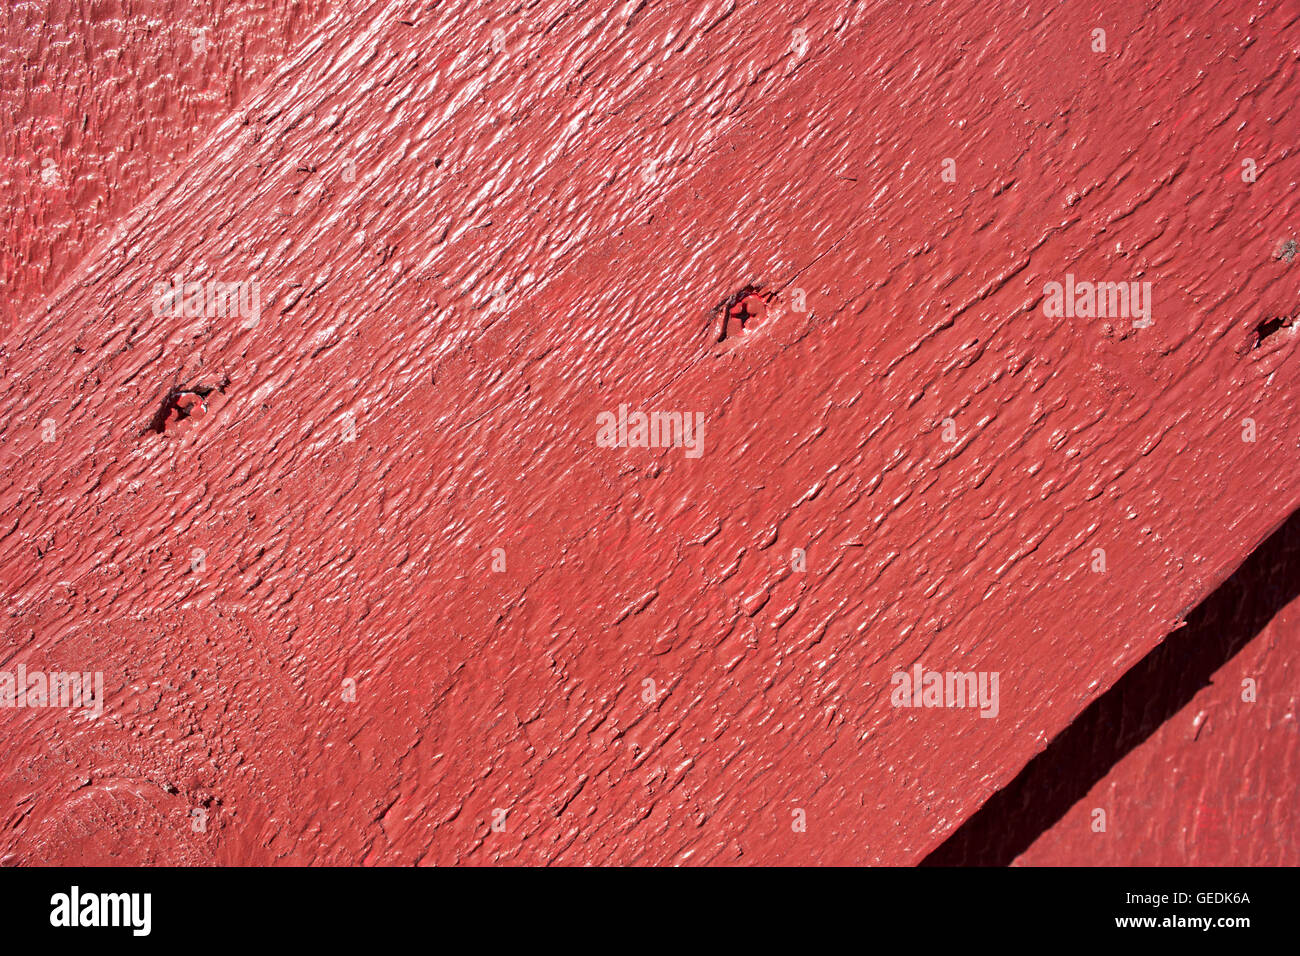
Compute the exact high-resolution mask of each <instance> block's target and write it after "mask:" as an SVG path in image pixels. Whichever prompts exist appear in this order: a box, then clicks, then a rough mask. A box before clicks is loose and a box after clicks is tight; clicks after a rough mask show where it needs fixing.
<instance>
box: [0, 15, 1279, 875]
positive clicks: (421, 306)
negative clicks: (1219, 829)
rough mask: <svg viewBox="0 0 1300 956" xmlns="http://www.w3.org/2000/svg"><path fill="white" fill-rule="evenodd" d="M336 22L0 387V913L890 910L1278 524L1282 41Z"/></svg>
mask: <svg viewBox="0 0 1300 956" xmlns="http://www.w3.org/2000/svg"><path fill="white" fill-rule="evenodd" d="M340 17H341V18H342V19H341V20H340V22H338V23H337V24H335V29H332V30H329V31H325V34H324V35H323V37H322V38H321V39H320V40H319V42H313V43H310V44H308V45H306V46H304V47H301V48H299V49H298V50H297V51H296V52H295V53H294V54H293V55H292V56H290V57H289V58H287V59H286V61H285V62H284V63H283V64H282V65H281V67H280V70H279V72H278V73H277V74H276V76H275V78H274V79H273V80H272V82H270V83H269V84H268V85H267V86H265V87H264V88H262V89H260V90H259V91H257V92H256V93H254V94H252V95H251V96H250V97H249V98H248V99H247V100H246V101H245V102H244V104H243V105H242V106H241V107H240V109H239V110H238V111H236V112H234V113H232V114H231V115H230V116H229V117H228V118H227V119H226V120H225V121H224V122H222V123H221V124H220V125H219V126H218V127H217V128H216V129H215V131H214V132H213V133H212V135H211V136H210V137H209V138H208V139H206V140H205V141H204V142H203V143H202V144H200V145H199V146H198V147H196V148H195V149H194V150H193V152H192V154H191V155H190V158H189V159H188V161H187V162H186V163H185V165H184V167H183V168H182V169H181V170H180V171H179V173H178V174H177V175H176V176H175V177H174V178H172V179H170V180H167V181H166V182H163V183H161V184H159V186H158V188H157V189H156V190H155V191H154V192H153V193H152V194H151V195H149V197H148V198H147V200H145V201H144V202H143V203H142V204H140V205H139V206H138V207H137V208H135V209H134V210H133V211H132V213H131V214H130V215H129V216H127V217H125V218H124V219H123V220H122V221H121V222H120V224H119V227H118V231H117V232H116V234H115V236H114V237H113V238H112V240H111V241H109V242H108V243H107V244H106V245H105V246H104V247H103V248H102V249H100V250H98V251H97V252H96V254H95V255H94V256H92V257H91V258H90V259H89V260H87V261H86V262H84V263H83V264H82V265H81V266H80V267H79V268H78V269H77V270H76V272H75V273H74V275H73V277H72V281H70V282H68V283H67V284H65V285H64V286H63V287H62V288H61V289H60V290H59V292H58V293H57V294H55V295H53V296H51V297H50V298H49V299H47V300H46V302H45V303H44V304H43V305H42V306H41V308H39V309H37V310H35V311H34V312H33V313H32V314H31V315H29V316H28V317H27V319H26V320H25V322H24V323H23V324H22V326H21V327H20V328H18V329H17V330H15V332H14V333H13V334H11V335H10V336H9V337H8V339H7V342H6V344H5V346H4V352H3V354H2V355H0V366H2V369H0V370H2V372H3V391H2V392H0V429H2V431H0V443H2V444H0V467H3V468H4V475H5V481H4V482H3V486H2V487H0V515H3V516H4V518H3V520H4V524H3V526H2V527H0V581H3V583H4V586H5V589H6V592H7V594H8V596H9V605H8V617H7V619H6V631H5V640H6V647H5V658H6V660H7V663H6V665H5V666H11V665H13V664H16V662H18V661H24V662H26V664H27V666H28V667H30V668H36V667H44V668H45V669H48V670H52V669H54V668H55V667H56V665H57V666H59V667H66V668H73V667H76V668H80V669H90V668H92V667H93V668H94V669H96V670H103V671H104V673H105V681H106V685H107V704H106V709H105V714H104V716H103V717H101V718H99V719H92V718H90V717H88V716H87V715H84V714H78V713H71V712H67V711H60V710H52V709H46V710H31V709H29V710H22V711H19V710H13V711H6V712H4V713H2V714H0V721H3V729H4V734H5V739H6V743H7V753H6V756H5V758H4V759H5V764H6V769H7V770H9V771H12V772H7V773H5V774H4V775H3V776H0V805H2V806H3V807H4V812H5V815H6V816H5V820H4V822H5V826H4V828H3V836H2V837H0V854H2V857H0V858H2V859H4V860H5V861H9V862H39V861H62V862H70V861H74V860H75V861H84V860H93V861H96V862H106V861H118V862H135V861H157V862H203V861H212V862H220V863H232V862H243V863H263V862H331V863H353V862H365V863H412V862H419V863H439V864H445V863H489V862H519V863H540V862H558V863H587V862H590V863H604V862H620V863H668V862H685V863H708V862H746V863H750V862H760V863H761V862H843V863H847V862H888V863H910V862H915V861H917V860H920V859H921V858H923V857H924V856H925V855H926V853H927V852H928V851H930V850H931V849H933V848H934V847H935V846H937V845H938V844H939V843H940V842H941V841H942V840H943V839H944V838H945V836H946V835H948V833H950V832H951V831H952V830H953V829H954V828H955V827H956V826H957V825H958V824H960V823H961V822H962V821H963V820H965V819H966V818H967V817H969V816H970V815H971V813H972V812H973V811H974V810H975V809H976V808H978V807H979V806H980V804H981V803H982V802H983V801H984V800H985V799H986V798H987V797H988V796H989V794H990V793H992V792H993V791H994V790H996V789H997V788H998V787H1000V786H1002V785H1003V784H1005V783H1007V782H1008V781H1009V780H1011V779H1012V778H1013V777H1014V776H1015V775H1016V773H1017V772H1018V771H1019V770H1020V768H1021V767H1023V766H1024V765H1025V763H1026V762H1027V761H1028V760H1029V759H1030V758H1031V757H1032V756H1033V754H1034V753H1035V752H1036V751H1038V750H1040V749H1041V748H1042V747H1043V746H1044V745H1045V744H1046V742H1047V741H1048V740H1049V739H1051V738H1052V737H1054V736H1055V735H1056V734H1057V733H1058V732H1059V731H1061V730H1062V729H1063V728H1064V727H1066V726H1067V725H1068V724H1069V723H1070V722H1071V721H1072V720H1073V718H1074V717H1075V716H1076V715H1077V714H1078V713H1079V712H1080V711H1081V710H1083V709H1084V707H1085V706H1086V705H1087V704H1088V703H1089V702H1090V701H1091V700H1093V699H1094V698H1095V697H1097V696H1098V695H1099V694H1101V693H1102V692H1104V691H1105V690H1106V689H1107V688H1108V687H1109V686H1110V685H1111V684H1112V683H1113V682H1114V681H1115V680H1116V679H1117V678H1118V677H1120V675H1122V674H1123V673H1124V672H1125V670H1127V669H1128V668H1129V667H1130V666H1131V665H1132V664H1133V663H1134V662H1136V661H1137V660H1139V659H1141V658H1142V657H1143V656H1144V655H1145V654H1146V653H1147V652H1148V651H1149V650H1150V649H1151V648H1152V647H1153V646H1155V645H1156V644H1157V643H1158V642H1159V641H1160V640H1161V639H1162V638H1163V637H1164V636H1165V634H1167V633H1168V632H1169V630H1170V629H1171V627H1173V626H1174V625H1176V624H1177V623H1178V622H1179V620H1180V619H1181V616H1182V615H1183V614H1185V613H1186V612H1187V611H1188V609H1190V608H1191V607H1193V606H1194V605H1195V604H1196V603H1197V601H1198V600H1199V599H1201V598H1202V597H1204V596H1205V595H1206V594H1207V593H1209V592H1210V591H1212V590H1213V589H1214V587H1215V586H1216V585H1217V584H1218V583H1219V582H1221V581H1222V580H1223V579H1224V578H1225V577H1226V576H1227V575H1228V573H1229V572H1230V571H1231V570H1232V568H1233V567H1235V565H1236V564H1237V563H1239V561H1240V559H1241V558H1242V557H1243V556H1244V555H1245V554H1246V553H1247V552H1248V551H1249V550H1250V549H1251V548H1252V547H1254V546H1255V545H1256V544H1257V543H1258V542H1259V541H1260V540H1261V539H1263V538H1264V537H1265V535H1267V534H1268V532H1269V531H1270V530H1271V529H1272V528H1274V527H1275V526H1276V525H1277V524H1278V522H1279V521H1280V520H1281V519H1283V518H1284V517H1285V516H1286V515H1288V514H1289V513H1290V512H1291V511H1293V510H1294V509H1295V508H1296V507H1297V505H1300V480H1298V479H1297V476H1296V472H1295V467H1294V465H1295V459H1296V436H1297V434H1298V433H1297V425H1298V424H1300V403H1298V402H1297V401H1296V399H1297V397H1298V393H1300V383H1298V382H1297V364H1298V363H1297V358H1296V351H1295V339H1296V335H1295V327H1294V326H1293V325H1285V324H1278V325H1276V326H1272V325H1267V326H1265V323H1266V322H1267V320H1268V319H1269V317H1273V316H1280V315H1286V316H1291V315H1294V314H1295V311H1296V298H1297V289H1296V276H1297V273H1296V268H1297V267H1296V266H1295V264H1294V263H1293V261H1292V256H1291V254H1290V251H1289V250H1290V247H1289V246H1287V245H1286V244H1285V243H1286V241H1287V240H1288V239H1291V238H1292V237H1293V235H1294V233H1293V230H1294V228H1295V223H1296V213H1297V206H1298V205H1300V191H1297V190H1296V188H1295V186H1296V179H1297V172H1298V171H1300V161H1298V159H1297V156H1296V154H1295V148H1294V143H1295V142H1296V135H1295V134H1296V133H1297V131H1300V124H1298V123H1297V118H1296V107H1295V103H1294V99H1295V98H1294V94H1293V90H1294V88H1295V82H1296V79H1297V78H1296V72H1297V58H1296V53H1295V45H1296V40H1297V29H1298V26H1297V14H1296V13H1295V12H1294V11H1293V10H1290V9H1288V8H1286V7H1285V6H1282V5H1273V6H1269V5H1256V4H1249V3H1242V2H1233V3H1227V4H1222V5H1216V6H1215V8H1214V9H1213V10H1212V11H1211V12H1208V13H1206V12H1202V13H1198V14H1196V15H1195V16H1193V15H1191V14H1187V13H1184V12H1182V11H1181V10H1179V9H1176V8H1174V7H1173V6H1172V5H1169V4H1164V5H1157V6H1155V7H1154V8H1150V9H1148V8H1146V7H1140V6H1139V5H1137V4H1131V3H1111V4H1104V5H1103V6H1102V8H1101V10H1100V11H1096V10H1093V11H1088V12H1083V11H1071V10H1069V9H1065V8H1063V7H1060V6H1057V5H1047V4H1031V5H1030V6H1029V7H1027V8H1017V10H1016V11H1015V13H1014V14H1011V13H1003V14H996V15H991V14H990V12H989V11H988V10H987V9H985V8H983V7H978V6H975V5H971V4H968V3H948V4H942V3H940V4H933V5H930V6H927V7H924V8H918V9H916V10H910V11H906V12H900V10H898V9H897V8H896V6H894V5H883V4H867V5H863V6H861V7H856V8H853V9H852V10H844V9H843V8H841V7H840V6H839V5H836V4H830V3H816V4H811V5H809V4H786V3H775V4H773V3H766V4H732V3H724V4H717V3H710V4H703V5H701V4H696V3H691V4H685V3H683V4H672V3H665V4H654V5H639V4H628V5H626V6H624V7H620V8H618V9H615V10H606V9H595V8H591V7H589V6H583V5H577V4H570V3H568V2H549V3H548V2H543V3H537V4H534V5H532V6H531V7H529V8H527V10H520V9H519V8H518V7H517V6H515V5H510V4H504V3H489V4H473V5H469V4H463V3H444V4H440V5H437V6H434V5H423V6H421V5H412V4H409V3H407V4H375V5H373V6H371V7H369V8H366V9H363V10H360V11H357V12H354V13H348V14H341V15H340ZM1098 26H1101V27H1104V28H1105V29H1106V30H1107V35H1108V50H1107V52H1105V53H1098V52H1094V51H1093V50H1092V49H1091V43H1092V31H1093V29H1094V28H1096V27H1098ZM799 29H803V30H806V31H807V34H806V45H805V43H804V42H803V39H805V38H801V37H800V36H799V35H798V34H795V32H794V31H796V30H799ZM498 30H499V31H501V32H500V33H499V34H496V33H495V32H494V31H498ZM220 42H221V39H220V38H219V39H218V43H220ZM947 158H952V159H954V160H955V167H954V168H955V170H956V181H955V182H947V181H945V180H944V179H943V177H942V175H941V174H942V172H943V169H944V162H943V161H944V160H945V159H947ZM1245 159H1252V160H1254V161H1255V162H1256V163H1257V168H1258V178H1257V180H1256V181H1255V182H1249V183H1248V182H1244V181H1243V178H1242V175H1241V173H1242V168H1243V167H1242V163H1243V160H1245ZM354 174H355V175H354ZM1067 273H1070V274H1072V275H1074V276H1076V277H1078V278H1080V279H1088V280H1092V281H1097V280H1113V281H1149V282H1151V283H1152V284H1153V302H1154V306H1153V310H1152V316H1153V324H1152V325H1151V327H1150V328H1143V329H1135V328H1133V327H1132V323H1131V321H1129V320H1128V319H1115V320H1102V319H1090V318H1072V319H1064V318H1049V317H1047V316H1045V315H1044V314H1043V308H1042V307H1043V303H1044V286H1045V283H1047V282H1052V281H1064V280H1065V277H1066V274H1067ZM174 274H180V275H182V276H183V278H185V279H187V280H198V281H206V280H209V279H213V278H215V279H217V280H220V281H244V280H247V279H249V278H250V277H254V276H255V277H256V278H257V280H258V282H259V283H260V287H261V290H262V295H261V310H260V316H259V319H258V321H257V322H256V324H255V325H253V326H252V327H251V328H245V327H243V324H242V323H240V322H239V321H238V320H236V319H232V318H229V317H226V318H221V317H208V316H195V317H189V318H185V317H176V316H172V315H165V314H164V315H158V314H155V309H154V308H153V306H154V304H155V302H156V296H155V294H154V292H153V290H154V285H155V283H158V282H160V281H162V280H164V279H165V278H166V277H168V276H171V275H174ZM744 292H750V293H751V294H753V295H756V296H758V297H759V298H761V299H762V300H763V303H762V307H761V308H760V307H756V308H755V309H753V310H750V309H749V308H748V303H749V302H751V301H752V300H750V299H746V298H744V297H742V293H744ZM803 300H806V303H805V302H804V301H803ZM737 303H740V304H741V305H742V306H743V307H744V312H745V316H748V318H747V319H746V321H744V322H743V323H742V322H741V321H740V319H741V318H742V316H741V315H740V314H739V313H736V314H735V315H734V316H731V318H732V319H734V321H730V320H729V321H726V322H725V323H724V322H723V321H722V319H723V316H724V315H727V314H728V313H731V312H732V311H733V310H732V309H731V308H729V307H730V306H732V305H735V304H737ZM801 304H806V310H802V311H801V310H800V309H799V306H800V305H801ZM1261 326H1264V327H1265V331H1267V332H1268V334H1267V335H1262V333H1260V332H1257V329H1260V328H1261ZM199 388H201V389H204V390H210V391H208V393H207V394H206V396H205V397H204V401H203V402H202V403H200V405H199V407H200V408H201V409H203V410H205V414H203V415H202V416H199V415H197V414H194V415H189V416H188V417H186V416H185V415H183V414H182V413H181V412H180V411H179V410H178V409H177V408H175V407H174V406H175V405H177V404H178V401H177V398H178V394H179V393H178V390H180V389H199ZM185 402H186V403H189V402H191V400H190V399H185ZM621 404H626V405H628V406H629V407H630V409H631V410H633V411H637V410H640V411H652V410H657V411H682V412H687V411H691V412H695V411H698V412H701V413H702V414H703V417H704V422H705V426H704V431H703V444H702V453H701V454H700V455H699V456H698V457H690V456H688V455H687V454H686V452H685V450H684V449H682V448H668V449H659V448H612V449H611V448H602V447H599V446H598V444H597V427H596V423H597V417H598V414H599V413H600V412H602V411H607V410H617V409H618V408H619V406H620V405H621ZM193 407H194V406H193V405H190V410H192V409H193ZM1247 418H1249V419H1252V421H1253V423H1254V427H1255V433H1254V436H1253V437H1254V439H1255V440H1254V441H1249V442H1248V441H1244V440H1243V432H1244V426H1243V420H1244V419H1247ZM946 420H951V421H950V422H948V421H946ZM49 421H52V422H53V423H54V430H53V432H52V433H51V432H50V431H49V430H48V427H47V426H46V423H47V422H49ZM151 426H160V427H161V431H159V430H157V429H156V428H155V427H151ZM47 436H52V437H49V440H45V439H46V438H47ZM348 439H353V440H348ZM948 439H952V440H948ZM498 548H499V549H502V552H503V553H504V561H505V569H504V570H499V571H498V570H494V562H495V561H497V560H498V559H499V557H500V554H499V553H498V554H494V549H498ZM1096 548H1101V549H1104V551H1105V562H1106V565H1105V566H1106V570H1105V571H1104V572H1103V571H1095V570H1093V568H1094V567H1095V566H1096V561H1097V559H1096V555H1095V552H1094V549H1096ZM794 549H801V550H802V551H803V552H806V564H803V563H800V562H799V561H798V560H797V559H796V556H795V554H794ZM198 552H201V558H200V555H199V553H198ZM497 566H499V564H498V565H497ZM800 568H802V570H800ZM916 662H922V663H923V664H924V665H925V667H926V668H930V669H935V670H940V671H947V670H963V671H965V670H981V671H997V672H998V673H999V674H1000V676H1001V699H1000V707H999V713H998V715H997V717H996V718H993V719H985V718H981V717H980V716H979V714H978V713H977V712H975V711H973V710H969V709H919V710H913V709H908V710H904V709H897V708H894V707H892V706H891V705H890V690H891V675H892V674H893V673H895V672H896V671H904V670H908V669H910V668H911V667H912V665H913V664H914V663H916ZM352 681H354V682H355V686H356V699H355V701H349V700H346V699H345V692H346V691H347V688H348V687H349V686H350V685H349V683H348V682H352ZM647 681H650V682H652V684H647V683H646V682H647ZM196 811H197V813H196ZM500 811H505V813H504V815H502V813H501V812H500ZM799 813H802V815H803V817H804V818H805V819H806V824H807V826H806V830H803V831H799V830H797V829H795V828H794V827H792V822H794V821H795V820H797V819H799V816H798V814H799ZM198 818H201V819H202V821H203V826H202V827H197V826H196V824H195V820H196V819H198ZM494 820H495V821H497V822H498V826H499V828H500V829H497V830H494V829H493V827H492V824H493V821H494ZM1242 862H1249V861H1242Z"/></svg>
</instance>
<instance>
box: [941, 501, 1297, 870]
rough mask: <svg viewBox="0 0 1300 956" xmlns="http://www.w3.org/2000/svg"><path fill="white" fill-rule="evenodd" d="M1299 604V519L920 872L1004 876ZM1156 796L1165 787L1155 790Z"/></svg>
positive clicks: (1288, 522)
mask: <svg viewBox="0 0 1300 956" xmlns="http://www.w3.org/2000/svg"><path fill="white" fill-rule="evenodd" d="M1297 594H1300V511H1297V512H1296V513H1294V514H1292V515H1291V517H1290V518H1288V519H1287V520H1286V521H1285V522H1283V524H1282V525H1281V527H1279V528H1278V529H1277V530H1276V531H1275V532H1273V534H1272V535H1270V536H1269V538H1268V539H1267V540H1266V541H1265V542H1264V543H1263V544H1261V545H1260V546H1259V547H1258V548H1256V549H1255V551H1254V552H1253V553H1252V554H1251V556H1250V557H1249V558H1247V559H1246V561H1245V563H1244V564H1242V566H1241V567H1240V568H1238V569H1237V571H1236V572H1235V573H1234V574H1233V575H1232V576H1231V577H1230V578H1228V580H1227V581H1225V582H1224V583H1223V584H1222V585H1220V586H1219V588H1218V589H1216V590H1215V591H1214V593H1213V594H1211V595H1210V596H1209V597H1208V598H1206V599H1205V600H1204V601H1203V602H1201V604H1199V605H1198V606H1197V607H1196V609H1195V610H1193V611H1192V612H1191V613H1190V614H1188V615H1187V619H1186V620H1187V624H1186V626H1185V627H1181V628H1179V629H1178V630H1176V631H1174V632H1173V633H1172V634H1170V635H1169V636H1168V637H1167V638H1165V640H1164V642H1163V643H1161V644H1160V645H1159V646H1158V647H1156V648H1155V649H1154V650H1152V651H1151V653H1149V654H1148V655H1147V656H1146V657H1144V658H1143V659H1142V660H1141V661H1140V662H1138V663H1137V664H1136V665H1134V667H1133V668H1132V669H1130V670H1129V671H1128V673H1126V674H1125V675H1124V676H1123V677H1121V678H1120V679H1119V681H1118V682H1117V683H1116V684H1115V686H1114V687H1112V688H1111V689H1110V690H1109V691H1107V692H1106V693H1105V694H1103V695H1102V696H1101V697H1099V698H1097V699H1096V700H1095V701H1093V702H1092V703H1091V704H1090V705H1089V706H1088V708H1087V709H1086V710H1084V711H1083V713H1081V714H1080V715H1079V716H1078V718H1077V719H1075V721H1074V722H1073V723H1071V724H1070V726H1069V727H1067V728H1066V729H1065V730H1063V731H1062V732H1061V733H1060V734H1059V735H1057V737H1056V738H1055V739H1054V740H1053V741H1052V742H1051V743H1050V744H1048V746H1047V749H1046V750H1044V751H1043V752H1042V753H1040V754H1039V755H1038V756H1037V757H1035V758H1034V759H1033V760H1031V761H1030V762H1029V763H1028V764H1026V765H1025V768H1024V769H1023V770H1022V771H1021V772H1020V774H1019V776H1017V777H1016V778H1015V779H1014V780H1013V781H1011V783H1010V784H1008V785H1007V786H1006V787H1004V788H1002V789H1001V790H999V791H998V792H997V793H995V794H994V795H993V796H992V797H991V798H990V799H989V800H988V802H987V803H985V804H984V806H982V807H980V809H979V810H978V811H976V813H975V814H974V815H973V816H971V817H970V819H968V820H967V821H966V822H965V823H964V824H962V826H961V827H959V828H958V829H957V830H956V832H954V833H953V834H952V836H950V837H949V838H948V839H947V840H945V841H944V842H943V843H942V844H940V846H938V847H937V848H936V849H935V850H934V851H933V852H932V853H931V854H930V855H929V856H927V857H926V858H925V859H924V860H922V861H921V866H1007V865H1008V864H1010V863H1011V862H1012V861H1013V860H1014V859H1015V858H1016V857H1018V856H1019V855H1020V854H1021V853H1023V852H1024V851H1025V850H1027V849H1028V848H1029V846H1030V844H1032V843H1033V842H1034V840H1036V839H1037V838H1038V837H1039V836H1040V835H1041V834H1042V833H1044V832H1045V831H1047V830H1049V829H1051V827H1052V826H1053V825H1055V824H1056V822H1057V821H1058V820H1060V819H1061V817H1062V816H1064V815H1065V813H1066V811H1068V810H1069V809H1070V807H1072V806H1074V804H1076V803H1077V802H1078V801H1080V800H1082V799H1083V798H1084V797H1085V796H1086V795H1087V793H1088V791H1089V790H1090V789H1091V788H1092V787H1093V785H1094V784H1096V783H1097V781H1099V780H1101V779H1102V778H1103V777H1105V776H1106V774H1107V773H1109V772H1110V769H1111V768H1112V767H1113V766H1114V765H1115V764H1116V763H1117V762H1118V761H1119V760H1120V759H1121V758H1123V757H1124V755H1125V754H1127V753H1128V752H1129V751H1130V750H1132V749H1133V748H1134V747H1136V746H1137V745H1138V744H1140V743H1142V741H1144V740H1146V739H1147V738H1148V737H1149V736H1151V734H1152V733H1154V732H1155V730H1156V729H1157V728H1158V727H1159V726H1160V725H1161V724H1163V723H1164V722H1165V721H1167V720H1168V719H1169V718H1170V717H1172V716H1173V715H1174V714H1176V713H1178V711H1180V710H1181V709H1182V708H1183V707H1184V706H1186V704H1187V703H1188V702H1189V701H1190V700H1191V699H1192V697H1193V696H1194V695H1195V694H1196V692H1197V691H1198V690H1200V689H1201V688H1202V687H1204V686H1206V685H1207V684H1208V683H1209V682H1210V677H1211V676H1212V675H1213V674H1214V672H1215V671H1217V670H1218V669H1219V668H1220V667H1222V666H1223V665H1224V664H1226V663H1227V662H1228V661H1229V660H1231V659H1232V657H1233V655H1234V654H1236V653H1237V652H1238V651H1239V650H1241V648H1243V647H1244V646H1245V645H1246V644H1247V643H1249V641H1250V639H1251V638H1253V637H1254V636H1255V635H1256V634H1258V633H1259V632H1260V631H1261V630H1263V628H1264V627H1265V625H1267V624H1268V622H1269V621H1271V620H1272V619H1273V617H1274V616H1275V615H1276V614H1277V613H1278V612H1279V611H1280V610H1281V609H1282V608H1283V607H1285V606H1286V605H1287V604H1289V603H1290V602H1291V601H1292V600H1293V599H1294V598H1295V597H1296V595H1297ZM1151 786H1153V787H1159V786H1163V782H1162V781H1159V780H1153V781H1151Z"/></svg>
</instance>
